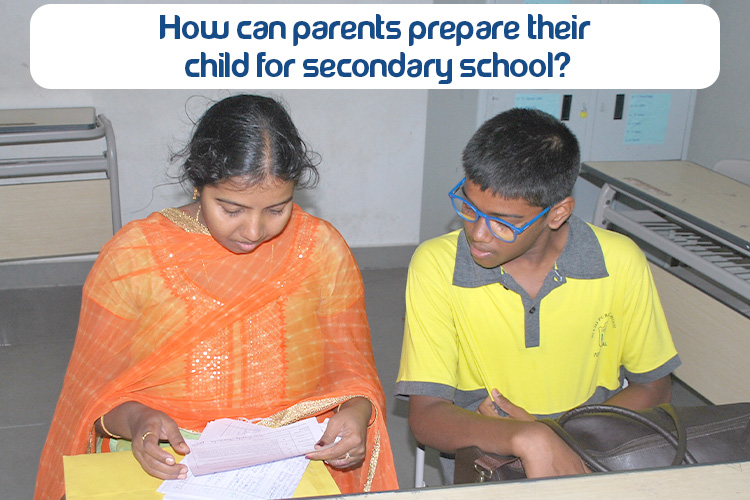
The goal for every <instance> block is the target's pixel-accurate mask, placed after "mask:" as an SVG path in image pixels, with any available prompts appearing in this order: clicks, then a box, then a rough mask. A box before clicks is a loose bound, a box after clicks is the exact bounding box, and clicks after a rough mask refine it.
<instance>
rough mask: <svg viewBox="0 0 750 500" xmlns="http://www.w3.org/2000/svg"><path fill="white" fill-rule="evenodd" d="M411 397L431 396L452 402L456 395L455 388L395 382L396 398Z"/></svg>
mask: <svg viewBox="0 0 750 500" xmlns="http://www.w3.org/2000/svg"><path fill="white" fill-rule="evenodd" d="M411 395H414V396H433V397H436V398H443V399H447V400H448V401H453V400H454V398H455V395H456V388H455V387H451V386H449V385H445V384H437V383H435V382H404V381H401V382H396V396H397V397H408V396H411Z"/></svg>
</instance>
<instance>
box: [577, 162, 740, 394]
mask: <svg viewBox="0 0 750 500" xmlns="http://www.w3.org/2000/svg"><path fill="white" fill-rule="evenodd" d="M581 176H582V177H584V178H586V179H587V180H589V181H591V182H593V183H594V184H596V185H598V186H600V194H599V198H598V200H597V203H596V208H595V211H594V221H593V222H594V224H596V225H598V226H602V227H610V228H612V229H615V230H617V231H619V232H623V233H625V234H628V235H629V236H631V237H632V238H633V239H635V240H636V241H637V242H638V243H639V245H640V246H641V248H643V249H644V251H645V252H646V254H647V256H648V257H649V260H650V261H651V269H652V272H653V274H654V280H655V281H656V285H657V288H658V290H659V295H660V297H661V300H662V305H663V306H664V311H665V313H666V315H667V320H668V322H669V325H670V329H671V331H672V336H673V337H674V341H675V344H676V346H677V350H678V352H679V353H680V357H681V358H682V361H683V365H682V366H681V367H680V368H678V369H677V371H676V372H675V375H677V376H678V377H679V378H680V379H682V380H683V381H684V382H686V383H687V384H688V385H690V386H691V387H693V388H694V389H695V390H697V391H698V392H699V393H700V394H701V395H703V396H704V397H706V398H707V399H709V400H710V401H712V402H714V403H729V402H734V401H738V400H745V401H748V400H750V384H748V378H747V374H748V368H747V359H750V186H747V185H745V184H742V183H739V182H737V181H734V180H732V179H730V178H728V177H725V176H723V175H721V174H718V173H716V172H713V171H712V170H709V169H707V168H705V167H702V166H700V165H697V164H695V163H690V162H685V161H649V162H589V163H584V164H583V166H582V169H581Z"/></svg>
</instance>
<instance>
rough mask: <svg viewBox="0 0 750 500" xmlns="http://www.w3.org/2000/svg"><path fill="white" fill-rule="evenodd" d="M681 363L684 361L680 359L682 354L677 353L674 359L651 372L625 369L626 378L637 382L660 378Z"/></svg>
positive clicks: (642, 382)
mask: <svg viewBox="0 0 750 500" xmlns="http://www.w3.org/2000/svg"><path fill="white" fill-rule="evenodd" d="M681 364H682V361H680V356H679V355H677V354H675V356H674V357H673V358H672V359H670V360H669V361H667V362H666V363H664V364H663V365H661V366H660V367H659V368H657V369H655V370H651V371H650V372H645V373H631V372H629V371H628V370H624V372H625V378H626V379H628V380H629V381H630V382H635V383H636V384H639V383H640V384H645V383H648V382H653V381H655V380H659V379H660V378H662V377H666V376H667V375H669V374H670V373H672V372H673V371H675V369H676V368H677V367H678V366H680V365H681Z"/></svg>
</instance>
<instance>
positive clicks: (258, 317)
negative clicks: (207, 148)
mask: <svg viewBox="0 0 750 500" xmlns="http://www.w3.org/2000/svg"><path fill="white" fill-rule="evenodd" d="M354 396H363V397H366V398H368V399H369V400H370V401H371V402H372V403H373V405H374V408H375V413H376V415H375V419H374V423H373V425H372V426H371V427H370V429H369V430H368V436H367V456H366V458H365V462H364V464H363V466H361V467H359V468H357V469H354V470H350V471H347V472H342V471H338V470H334V469H330V470H331V474H332V476H333V478H334V479H335V480H336V483H337V484H338V486H339V488H340V489H341V491H342V492H343V493H355V492H362V491H378V490H388V489H396V488H398V484H397V480H396V473H395V469H394V465H393V457H392V455H391V447H390V442H389V439H388V434H387V431H386V427H385V420H384V416H385V400H384V396H383V390H382V387H381V385H380V381H379V379H378V376H377V372H376V369H375V362H374V359H373V355H372V347H371V344H370V333H369V326H368V323H367V317H366V315H365V303H364V288H363V285H362V279H361V275H360V273H359V270H358V268H357V266H356V264H355V262H354V259H353V258H352V256H351V253H350V251H349V249H348V247H347V246H346V243H345V242H344V240H343V238H342V237H341V236H340V235H339V234H338V233H337V232H336V230H335V229H333V227H331V226H330V224H328V223H326V222H324V221H322V220H320V219H316V218H314V217H312V216H310V215H308V214H306V213H305V212H303V211H302V210H301V209H300V208H299V207H297V206H295V207H294V211H293V215H292V218H291V220H290V222H289V225H288V226H287V227H286V229H285V230H284V231H283V232H282V233H281V234H280V235H279V236H277V237H276V238H275V239H273V240H271V241H269V242H266V243H265V244H263V245H261V246H260V247H258V248H257V249H256V250H255V251H254V252H252V253H250V254H245V255H236V254H233V253H231V252H229V251H228V250H226V249H225V248H224V247H222V246H221V245H219V244H218V243H217V242H216V241H215V240H214V239H213V238H212V237H211V236H210V235H209V234H207V230H206V229H205V228H204V227H203V226H201V225H199V224H197V222H196V221H195V219H192V218H190V217H188V216H187V215H185V214H183V213H182V212H180V211H178V210H174V209H168V210H165V211H163V213H156V214H152V215H151V216H150V217H148V218H146V219H144V220H140V221H134V222H131V223H130V224H128V225H126V226H125V227H124V228H123V229H122V230H121V231H120V232H118V234H117V235H116V236H115V237H114V238H113V239H112V240H111V241H110V242H109V243H107V244H106V245H105V246H104V248H103V249H102V251H101V253H100V255H99V258H98V259H97V261H96V263H95V264H94V267H93V268H92V270H91V273H90V274H89V277H88V279H87V280H86V284H85V285H84V289H83V301H82V307H81V316H80V322H79V327H78V333H77V335H76V340H75V346H74V349H73V354H72V357H71V360H70V364H69V366H68V371H67V373H66V376H65V382H64V384H63V389H62V393H61V395H60V399H59V401H58V403H57V408H56V410H55V415H54V418H53V421H52V425H51V427H50V431H49V435H48V438H47V442H46V446H45V449H44V451H43V453H42V457H41V462H40V466H39V472H38V476H37V486H36V498H37V499H44V500H47V499H58V498H60V497H61V496H62V495H63V492H64V485H63V467H62V457H63V455H74V454H80V453H86V452H90V451H92V447H93V446H94V443H95V435H94V422H95V420H96V419H97V418H99V416H100V415H102V414H105V413H107V412H108V411H109V410H111V409H112V408H114V407H116V406H118V405H119V404H121V403H123V402H125V401H129V400H135V401H139V402H141V403H143V404H145V405H147V406H150V407H152V408H155V409H158V410H161V411H163V412H165V413H167V414H168V415H170V416H171V417H172V418H173V419H174V420H175V421H176V422H177V424H178V425H179V426H180V427H181V428H183V429H187V430H192V431H198V432H199V431H201V430H203V427H204V426H205V425H206V423H208V422H209V421H211V420H215V419H218V418H241V417H244V418H266V422H267V423H269V424H270V425H283V424H284V423H288V422H291V421H296V420H298V419H301V418H305V417H308V416H312V415H315V416H319V417H325V416H330V415H331V414H332V411H333V410H334V409H335V408H336V407H337V406H338V405H339V404H340V403H342V402H343V401H346V400H347V399H350V398H352V397H354Z"/></svg>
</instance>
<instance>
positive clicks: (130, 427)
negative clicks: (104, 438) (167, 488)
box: [104, 401, 190, 479]
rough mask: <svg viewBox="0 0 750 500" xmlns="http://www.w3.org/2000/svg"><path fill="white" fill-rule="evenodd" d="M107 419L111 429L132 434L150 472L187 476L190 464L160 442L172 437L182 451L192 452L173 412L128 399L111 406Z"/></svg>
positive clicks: (138, 454) (168, 476) (135, 450)
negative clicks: (179, 460) (114, 406)
mask: <svg viewBox="0 0 750 500" xmlns="http://www.w3.org/2000/svg"><path fill="white" fill-rule="evenodd" d="M104 419H105V420H106V422H107V429H108V430H109V431H110V432H114V433H119V432H122V436H123V437H124V438H130V440H131V442H132V448H133V455H134V456H135V458H136V460H138V463H140V464H141V467H143V470H145V471H146V472H147V473H148V474H150V475H151V476H154V477H156V478H159V479H185V478H186V477H187V470H188V469H187V466H186V465H184V464H179V463H177V462H176V460H175V458H174V456H172V454H171V453H169V452H167V451H166V450H165V449H163V448H162V447H160V446H159V441H168V442H169V444H170V445H171V446H172V448H173V449H174V450H175V451H176V452H177V453H179V454H180V455H186V454H188V453H190V447H189V446H188V445H187V443H185V440H184V439H183V437H182V435H181V434H180V429H179V427H178V426H177V423H176V422H175V421H174V420H173V419H172V418H171V417H170V416H169V415H167V414H166V413H164V412H162V411H158V410H154V409H153V408H150V407H148V406H146V405H143V404H141V403H138V402H136V401H128V402H127V403H123V404H121V405H120V406H118V407H116V408H114V409H113V410H111V411H110V412H109V413H107V414H106V415H105V417H104Z"/></svg>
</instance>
